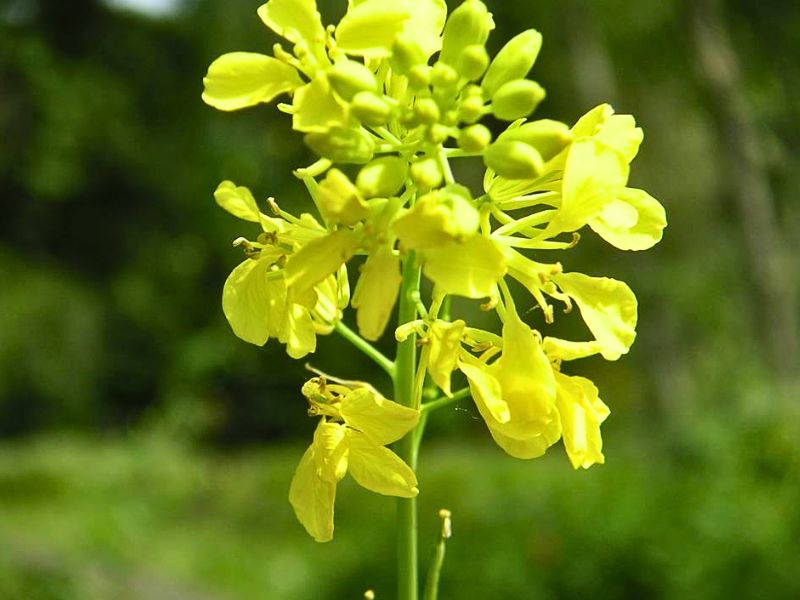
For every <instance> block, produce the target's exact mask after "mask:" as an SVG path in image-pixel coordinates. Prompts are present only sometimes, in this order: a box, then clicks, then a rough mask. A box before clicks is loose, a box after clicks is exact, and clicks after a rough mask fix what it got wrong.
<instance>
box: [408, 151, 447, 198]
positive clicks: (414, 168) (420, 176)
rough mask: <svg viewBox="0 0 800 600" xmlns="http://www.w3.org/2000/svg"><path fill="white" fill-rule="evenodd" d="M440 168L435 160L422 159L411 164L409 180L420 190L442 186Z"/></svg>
mask: <svg viewBox="0 0 800 600" xmlns="http://www.w3.org/2000/svg"><path fill="white" fill-rule="evenodd" d="M442 179H444V176H443V175H442V167H441V165H440V164H439V161H438V160H436V159H435V158H423V159H422V160H418V161H417V162H414V163H411V180H412V181H413V182H414V185H416V186H417V187H418V188H419V189H421V190H430V189H432V188H435V187H439V186H440V185H441V184H442Z"/></svg>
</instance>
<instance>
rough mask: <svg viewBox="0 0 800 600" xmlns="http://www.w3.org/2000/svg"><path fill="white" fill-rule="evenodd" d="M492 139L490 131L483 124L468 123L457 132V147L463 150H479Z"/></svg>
mask: <svg viewBox="0 0 800 600" xmlns="http://www.w3.org/2000/svg"><path fill="white" fill-rule="evenodd" d="M491 141H492V132H491V131H489V128H488V127H486V126H485V125H480V124H478V125H470V126H469V127H466V128H464V129H462V130H461V132H460V133H459V134H458V147H459V148H461V149H462V150H464V151H465V152H481V151H483V149H484V148H486V146H488V145H489V143H490V142H491Z"/></svg>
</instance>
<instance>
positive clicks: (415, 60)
mask: <svg viewBox="0 0 800 600" xmlns="http://www.w3.org/2000/svg"><path fill="white" fill-rule="evenodd" d="M425 58H426V57H425V53H424V52H423V51H422V48H420V47H419V44H417V42H415V41H414V40H413V39H410V38H409V37H408V36H405V35H400V36H398V37H397V39H395V42H394V45H393V46H392V56H391V58H390V59H389V62H390V64H391V66H392V70H393V71H394V72H395V73H397V74H398V75H406V74H408V73H409V71H411V69H413V68H414V67H416V66H418V65H424V64H425Z"/></svg>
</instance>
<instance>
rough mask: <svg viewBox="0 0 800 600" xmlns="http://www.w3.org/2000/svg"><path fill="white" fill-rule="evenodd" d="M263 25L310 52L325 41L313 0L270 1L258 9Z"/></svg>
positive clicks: (323, 29)
mask: <svg viewBox="0 0 800 600" xmlns="http://www.w3.org/2000/svg"><path fill="white" fill-rule="evenodd" d="M258 16H259V17H260V18H261V20H262V21H263V22H264V24H265V25H266V26H267V27H269V28H270V29H272V31H274V32H275V33H277V34H278V35H279V36H281V37H284V38H286V39H287V40H289V41H290V42H292V43H294V44H298V43H301V42H304V43H305V45H306V47H307V48H308V49H309V50H311V51H312V52H313V51H314V50H315V49H316V48H317V47H318V46H319V47H322V46H323V44H324V40H325V28H324V27H323V26H322V18H321V17H320V14H319V11H317V3H316V2H315V1H314V0H270V1H269V2H267V3H266V4H263V5H262V6H260V7H259V9H258Z"/></svg>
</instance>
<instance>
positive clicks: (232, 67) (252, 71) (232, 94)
mask: <svg viewBox="0 0 800 600" xmlns="http://www.w3.org/2000/svg"><path fill="white" fill-rule="evenodd" d="M203 85H204V87H205V90H204V91H203V102H205V103H206V104H209V105H211V106H213V107H214V108H218V109H219V110H226V111H228V110H237V109H239V108H245V107H247V106H254V105H256V104H258V103H259V102H269V101H270V100H272V99H273V98H274V97H275V96H277V95H278V94H282V93H284V92H291V91H292V90H294V89H296V88H298V87H300V86H301V85H303V81H302V80H301V79H300V76H299V75H298V74H297V71H295V70H294V68H293V67H290V66H289V65H287V64H285V63H282V62H281V61H279V60H277V59H275V58H272V57H271V56H266V55H264V54H257V53H254V52H231V53H229V54H223V55H222V56H220V57H219V58H218V59H217V60H215V61H214V62H213V63H211V66H210V67H208V74H207V75H206V76H205V77H204V78H203Z"/></svg>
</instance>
